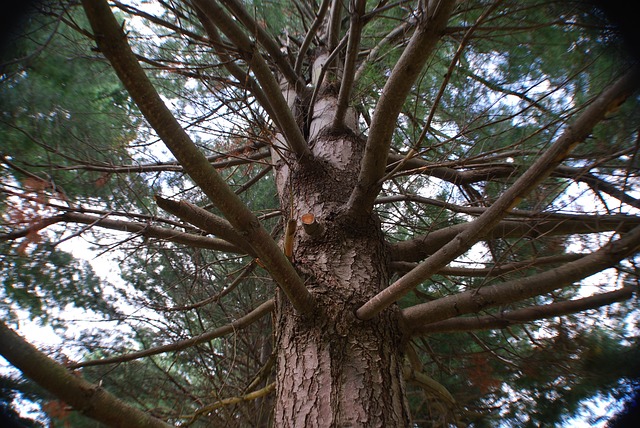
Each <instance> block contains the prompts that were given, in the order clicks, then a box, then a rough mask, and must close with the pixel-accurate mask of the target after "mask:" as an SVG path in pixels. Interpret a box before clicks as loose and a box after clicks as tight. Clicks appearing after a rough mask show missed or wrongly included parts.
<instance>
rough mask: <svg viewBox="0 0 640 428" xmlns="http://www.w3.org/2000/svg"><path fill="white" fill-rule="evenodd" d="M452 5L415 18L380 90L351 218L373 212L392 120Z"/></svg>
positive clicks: (351, 202) (351, 204) (444, 2)
mask: <svg viewBox="0 0 640 428" xmlns="http://www.w3.org/2000/svg"><path fill="white" fill-rule="evenodd" d="M455 3H456V2H455V1H452V0H442V1H440V2H438V6H437V7H436V8H435V11H431V10H429V11H428V13H429V14H430V15H427V12H423V15H422V16H419V18H418V19H419V22H418V24H417V27H416V29H415V31H414V33H413V35H412V36H411V39H410V41H409V44H408V46H407V47H406V49H405V50H404V51H403V52H402V55H401V56H400V58H399V59H398V62H397V63H396V65H395V67H394V68H393V71H392V72H391V75H390V76H389V79H388V80H387V82H386V84H385V85H384V88H383V89H382V96H381V97H380V101H379V102H378V105H377V106H376V109H375V111H374V113H373V117H372V119H371V127H370V128H369V137H368V138H367V145H366V147H365V152H364V157H363V159H362V163H361V166H360V173H359V175H358V184H357V185H356V187H355V188H354V189H353V191H352V193H351V196H350V198H349V202H348V206H347V208H348V213H349V214H350V215H351V216H357V215H358V214H367V213H370V212H371V211H372V209H373V203H374V201H375V198H376V196H377V195H378V192H379V191H380V188H381V185H382V183H381V182H380V179H381V178H382V177H383V176H384V172H385V169H386V166H387V156H388V153H389V147H390V145H391V136H392V135H393V131H394V130H395V127H396V119H397V117H398V114H400V110H401V109H402V106H403V105H404V103H405V100H406V96H407V94H408V93H409V91H410V90H411V87H412V86H413V83H414V82H415V81H416V79H417V78H418V76H419V75H420V73H421V72H422V68H423V67H424V65H425V63H426V62H427V59H428V58H429V57H430V56H431V54H432V52H433V50H434V49H435V46H436V43H437V42H438V40H439V39H440V37H441V35H442V31H443V30H444V28H445V25H446V24H447V21H448V19H449V15H450V14H451V11H452V10H453V7H454V6H455Z"/></svg>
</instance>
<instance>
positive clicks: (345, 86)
mask: <svg viewBox="0 0 640 428" xmlns="http://www.w3.org/2000/svg"><path fill="white" fill-rule="evenodd" d="M365 4H366V1H365V0H353V1H351V2H349V8H350V9H351V8H352V7H353V10H349V13H350V15H351V24H350V27H349V40H348V42H347V52H346V57H345V61H344V67H343V70H342V79H341V82H340V91H339V93H338V105H337V107H336V112H335V116H334V118H333V123H332V125H331V126H332V128H334V129H340V128H342V127H343V126H344V117H345V115H346V114H347V108H348V107H349V99H350V98H351V91H352V89H353V82H354V74H355V71H356V61H357V59H358V51H359V48H360V38H361V36H362V27H363V24H364V20H363V19H362V15H364V10H365V9H364V8H365Z"/></svg>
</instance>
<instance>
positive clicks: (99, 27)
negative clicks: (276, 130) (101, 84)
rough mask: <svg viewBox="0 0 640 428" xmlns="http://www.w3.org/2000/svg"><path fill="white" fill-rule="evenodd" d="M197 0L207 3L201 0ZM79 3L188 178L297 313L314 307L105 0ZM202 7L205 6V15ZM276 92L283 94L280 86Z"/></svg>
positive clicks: (128, 87)
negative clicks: (148, 71)
mask: <svg viewBox="0 0 640 428" xmlns="http://www.w3.org/2000/svg"><path fill="white" fill-rule="evenodd" d="M198 3H206V4H207V5H209V4H210V3H209V2H202V1H199V2H198ZM83 6H84V9H85V12H86V13H87V17H88V18H89V22H90V23H91V26H92V28H93V31H94V33H95V36H96V41H97V43H98V47H99V49H100V50H101V51H102V52H103V53H104V55H105V56H106V57H107V59H108V60H109V61H110V62H111V64H112V66H113V68H114V70H115V71H116V73H117V75H118V77H119V78H120V80H121V81H122V83H123V84H124V86H125V88H126V89H127V91H128V92H129V94H130V95H131V97H132V98H133V99H134V101H135V102H136V104H137V105H138V107H139V108H140V111H141V112H142V114H143V115H144V117H145V118H146V119H147V120H148V121H149V123H150V124H151V126H152V127H153V128H154V129H155V130H156V132H157V133H158V135H159V136H160V138H161V139H162V141H163V142H164V143H165V145H166V146H167V147H168V148H169V150H171V152H172V153H173V155H174V156H175V157H176V159H177V160H178V162H180V163H181V164H182V166H183V167H184V169H185V171H186V172H187V173H188V174H189V176H190V177H191V178H192V179H193V181H194V182H195V183H196V184H197V185H198V186H199V187H200V188H201V189H202V190H203V192H204V193H205V194H206V195H207V196H208V197H209V198H210V199H211V201H212V202H213V203H214V204H215V205H216V207H217V208H218V209H219V210H220V211H221V212H222V214H223V215H224V216H225V217H226V218H227V220H228V221H229V223H231V224H232V225H233V227H234V228H235V229H237V230H238V231H239V232H240V234H241V235H242V236H243V237H244V238H245V239H246V240H248V241H250V242H251V244H252V247H253V248H254V250H255V252H256V254H257V255H258V257H259V258H260V260H261V261H262V263H263V264H264V265H265V267H266V268H267V269H268V270H269V272H270V273H271V275H272V277H273V278H274V279H275V281H276V282H277V283H278V285H279V286H280V287H281V288H282V290H283V291H284V293H285V294H286V295H287V297H288V298H289V300H290V301H291V303H292V304H293V306H294V307H295V308H296V309H297V310H298V311H300V312H301V313H309V312H310V311H311V310H312V308H313V307H314V302H313V298H312V296H311V294H310V293H309V291H308V290H307V289H306V287H305V285H304V282H303V281H302V279H301V278H300V277H299V276H298V274H297V272H296V271H295V269H294V268H293V266H292V265H291V263H290V262H289V260H288V259H287V258H286V257H285V256H284V254H283V253H282V251H281V250H280V248H279V247H278V245H277V244H276V242H275V241H274V240H273V239H272V238H271V236H270V235H269V233H268V232H267V231H266V230H265V229H264V228H263V227H262V226H261V225H260V222H259V221H258V219H257V218H256V216H255V215H254V214H253V213H252V212H251V211H250V210H249V209H248V208H247V206H246V205H245V204H244V202H243V201H242V200H241V199H240V198H239V197H238V196H237V195H236V194H235V193H234V192H233V191H232V190H231V189H230V188H229V186H227V184H226V183H225V181H224V180H223V178H222V177H220V175H219V174H218V173H217V172H216V171H215V169H214V168H213V167H212V166H211V164H210V163H209V161H208V160H207V158H206V157H205V156H204V155H203V154H202V152H200V150H198V148H197V146H196V145H195V144H194V143H193V141H191V138H190V137H189V136H188V135H187V133H186V132H185V131H184V129H182V127H181V126H180V124H179V123H178V121H177V120H176V119H175V117H174V116H173V115H172V113H171V111H169V109H168V108H167V106H166V105H165V104H164V102H163V101H162V99H161V98H160V96H159V95H158V93H157V92H156V90H155V88H154V86H153V84H152V83H151V81H150V80H149V78H148V77H147V76H146V75H145V73H144V71H143V69H142V67H141V66H140V64H139V63H138V61H137V60H136V58H135V56H134V55H133V52H132V51H131V48H130V47H129V44H128V43H127V39H126V36H125V35H124V33H123V32H122V28H121V27H120V25H119V24H118V22H117V21H116V19H115V17H114V16H113V14H112V12H111V10H110V9H109V5H108V4H107V2H106V1H104V0H101V1H91V0H84V1H83ZM218 9H219V8H218ZM207 10H208V9H207ZM207 10H204V12H205V13H206V14H207V15H208V16H209V14H208V13H207ZM263 62H264V61H263ZM265 66H266V65H265ZM267 69H268V67H267ZM278 95H279V96H280V98H282V95H281V94H280V92H278ZM270 96H271V95H270ZM305 147H306V145H305ZM307 150H308V148H307Z"/></svg>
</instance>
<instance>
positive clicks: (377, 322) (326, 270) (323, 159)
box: [273, 87, 409, 427]
mask: <svg viewBox="0 0 640 428" xmlns="http://www.w3.org/2000/svg"><path fill="white" fill-rule="evenodd" d="M324 92H325V93H324V94H321V95H320V96H319V99H318V100H316V103H315V106H316V108H315V112H314V115H313V118H312V120H311V121H310V126H309V132H308V133H307V134H308V136H307V139H308V141H309V146H310V147H311V149H312V152H313V154H314V160H313V161H310V162H304V161H303V162H297V160H296V159H293V158H292V155H291V154H288V153H287V152H286V151H285V150H284V147H281V148H280V149H276V150H275V151H277V152H278V153H277V154H276V153H274V154H273V159H274V163H275V168H276V184H277V188H278V193H279V195H280V202H281V207H282V210H283V214H284V217H285V224H287V221H289V220H295V222H296V224H297V230H296V233H295V235H294V240H293V244H294V245H293V252H292V256H291V257H292V261H293V264H294V266H295V267H296V269H297V270H298V272H299V273H300V274H301V275H302V276H303V278H304V279H305V283H306V285H307V287H308V288H309V290H310V291H311V292H312V293H313V295H314V296H315V297H316V299H317V302H318V304H317V308H316V311H315V313H314V314H313V316H311V317H302V316H300V315H299V314H298V313H296V311H295V310H294V309H293V308H292V306H291V305H290V304H289V303H288V301H287V299H286V298H284V296H283V295H282V294H280V295H279V297H278V298H277V300H276V301H277V303H276V313H275V323H274V324H275V330H276V339H275V342H276V347H277V348H276V349H277V377H276V379H277V386H276V395H277V398H276V407H275V426H278V427H290V426H296V427H322V426H327V427H328V426H367V427H378V426H379V427H390V426H407V425H408V424H409V411H408V404H407V402H406V398H405V394H404V381H403V377H402V368H403V367H402V366H403V354H402V349H403V346H402V343H401V342H402V340H403V338H402V335H401V333H400V328H399V326H398V318H397V316H396V315H397V313H396V312H395V311H394V310H389V311H386V312H384V313H383V314H381V315H380V316H379V317H377V318H375V319H373V320H371V321H367V322H362V321H360V320H358V319H357V318H356V317H355V310H356V309H357V308H358V307H360V306H361V305H362V304H363V303H364V302H366V301H367V300H368V299H369V298H371V297H372V296H374V295H375V294H377V293H378V292H379V291H380V290H381V289H383V288H384V287H386V286H388V283H389V273H388V265H389V260H388V257H387V251H386V249H385V244H384V240H383V235H382V231H381V228H380V222H379V221H378V219H377V218H375V217H373V216H369V217H366V218H355V219H354V218H348V217H347V216H346V215H345V212H344V210H343V207H344V206H345V204H346V202H347V201H348V199H349V195H350V193H351V189H352V188H353V186H354V185H355V181H356V179H357V177H358V171H359V165H360V161H361V159H362V155H363V151H364V144H365V140H364V138H363V137H362V136H360V135H359V133H358V129H357V125H356V117H355V114H354V113H353V112H352V111H350V112H348V114H347V116H348V117H347V118H346V119H345V121H344V123H345V127H344V128H343V129H340V130H334V129H331V128H330V124H331V123H332V120H333V116H334V112H335V107H336V103H337V97H336V95H337V94H336V92H337V91H335V90H333V89H332V88H331V87H326V88H325V91H324ZM289 101H290V102H291V103H292V102H293V100H291V99H289ZM292 107H293V110H294V111H295V106H292ZM302 126H303V125H302ZM276 141H281V140H280V138H276ZM275 145H276V146H278V144H275ZM305 214H307V215H309V214H311V215H312V218H313V219H314V220H315V222H316V224H318V225H319V228H318V229H317V230H315V231H313V230H311V231H310V232H305V230H307V229H304V228H302V227H301V226H302V224H301V218H302V216H303V215H305ZM309 217H311V216H309Z"/></svg>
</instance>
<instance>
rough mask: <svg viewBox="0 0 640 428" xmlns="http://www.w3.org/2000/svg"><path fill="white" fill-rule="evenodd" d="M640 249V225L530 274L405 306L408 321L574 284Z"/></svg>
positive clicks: (448, 314)
mask: <svg viewBox="0 0 640 428" xmlns="http://www.w3.org/2000/svg"><path fill="white" fill-rule="evenodd" d="M638 250H640V226H638V227H636V228H635V229H633V230H632V231H631V232H629V233H628V234H626V235H624V236H623V237H622V238H620V239H618V240H616V241H613V242H610V243H609V244H607V245H605V246H603V247H602V248H600V249H599V250H597V251H595V252H594V253H592V254H589V255H588V256H585V257H583V258H581V259H579V260H576V261H573V262H569V263H567V264H565V265H563V266H560V267H557V268H554V269H550V270H548V271H545V272H542V273H539V274H537V275H533V276H530V277H526V278H519V279H515V280H512V281H506V282H503V283H500V284H496V285H487V286H483V287H480V288H478V289H474V290H468V291H464V292H462V293H458V294H453V295H449V296H446V297H442V298H440V299H438V300H434V301H432V302H428V303H423V304H420V305H416V306H412V307H410V308H407V309H404V310H403V311H402V315H403V317H404V319H405V320H406V323H407V324H406V325H408V326H415V325H419V324H428V323H433V322H436V321H442V320H445V319H449V318H453V317H456V316H459V315H464V314H468V313H476V312H478V311H481V310H483V309H486V308H489V307H495V306H498V305H505V304H509V303H514V302H519V301H522V300H525V299H529V298H531V297H535V296H538V295H541V294H544V293H550V292H552V291H554V290H558V289H560V288H563V287H566V286H568V285H571V284H573V283H575V282H577V281H580V280H582V279H584V278H587V277H588V276H591V275H593V274H595V273H598V272H600V271H602V270H604V269H608V268H610V267H613V266H615V265H616V264H617V263H619V262H620V261H622V260H624V259H625V258H627V257H631V256H633V255H634V254H636V253H637V252H638Z"/></svg>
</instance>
